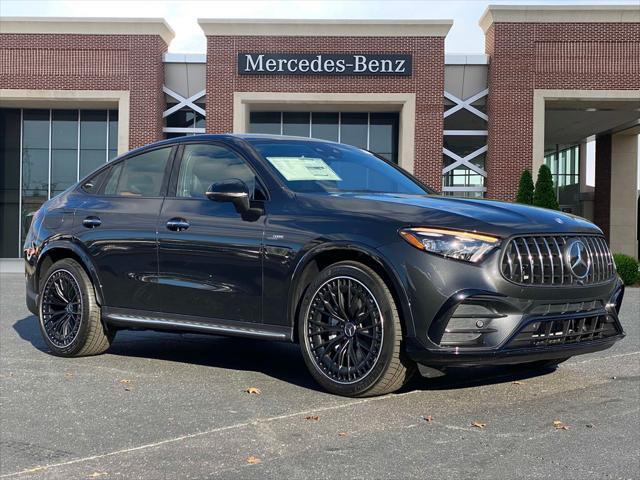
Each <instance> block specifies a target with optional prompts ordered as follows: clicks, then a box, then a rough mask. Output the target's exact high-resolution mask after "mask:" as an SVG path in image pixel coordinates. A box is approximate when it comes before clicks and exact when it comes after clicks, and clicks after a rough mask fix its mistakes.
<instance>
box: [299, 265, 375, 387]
mask: <svg viewBox="0 0 640 480" xmlns="http://www.w3.org/2000/svg"><path fill="white" fill-rule="evenodd" d="M382 322H383V318H382V312H381V311H380V307H379V306H378V302H377V301H376V299H375V297H374V296H373V294H372V293H371V291H370V290H369V289H368V288H367V287H366V286H365V285H364V284H363V283H362V282H360V281H359V280H357V279H355V278H353V277H346V276H340V277H334V278H331V279H329V280H327V281H326V282H325V283H323V284H322V285H321V286H320V288H319V289H317V291H316V293H315V294H314V296H313V300H312V302H311V305H310V306H309V313H308V314H307V325H308V328H307V337H308V339H309V346H310V349H311V352H312V354H313V358H314V360H315V363H316V365H317V366H318V368H319V369H320V370H321V371H322V372H323V373H324V374H325V375H326V376H327V377H329V378H330V379H331V380H333V381H334V382H338V383H344V384H348V383H355V382H357V381H358V380H361V379H362V378H363V377H365V376H366V375H367V374H368V373H369V372H371V370H372V369H373V367H374V366H375V364H376V361H377V360H378V357H379V356H380V351H381V348H382V342H383V338H384V330H383V328H382V326H383V325H382Z"/></svg>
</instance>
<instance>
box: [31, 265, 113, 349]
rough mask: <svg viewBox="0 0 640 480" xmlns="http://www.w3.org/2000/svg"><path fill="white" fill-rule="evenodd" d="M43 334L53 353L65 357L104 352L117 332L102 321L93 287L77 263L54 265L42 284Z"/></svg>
mask: <svg viewBox="0 0 640 480" xmlns="http://www.w3.org/2000/svg"><path fill="white" fill-rule="evenodd" d="M40 331H41V332H42V336H43V337H44V339H45V341H46V342H47V345H48V346H49V348H50V349H51V351H52V352H53V353H54V354H56V355H61V356H67V357H70V356H82V355H96V354H98V353H102V352H104V351H105V350H106V349H107V348H109V345H111V342H112V340H113V337H114V334H115V332H113V331H109V330H106V329H105V328H104V326H103V325H102V322H101V320H100V307H99V305H98V304H97V302H96V298H95V292H94V290H93V284H92V283H91V280H90V279H89V277H88V275H87V274H86V272H85V271H84V269H83V268H82V267H81V266H80V265H79V264H78V263H77V262H76V261H74V260H71V259H64V260H60V261H59V262H56V263H54V264H53V265H52V266H51V267H50V268H49V271H48V272H46V274H45V275H44V276H43V280H42V282H41V284H40Z"/></svg>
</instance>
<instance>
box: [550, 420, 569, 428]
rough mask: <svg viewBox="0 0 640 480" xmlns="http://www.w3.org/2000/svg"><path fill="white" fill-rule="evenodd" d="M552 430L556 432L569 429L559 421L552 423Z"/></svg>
mask: <svg viewBox="0 0 640 480" xmlns="http://www.w3.org/2000/svg"><path fill="white" fill-rule="evenodd" d="M553 428H555V429H556V430H569V427H568V426H567V425H565V424H564V423H562V422H561V421H560V420H554V421H553Z"/></svg>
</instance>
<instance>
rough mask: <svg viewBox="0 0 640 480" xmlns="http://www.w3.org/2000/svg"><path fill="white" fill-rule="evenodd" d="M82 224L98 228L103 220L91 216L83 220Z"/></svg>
mask: <svg viewBox="0 0 640 480" xmlns="http://www.w3.org/2000/svg"><path fill="white" fill-rule="evenodd" d="M82 225H84V226H85V227H87V228H96V227H99V226H100V225H102V220H100V218H98V217H94V216H89V217H87V218H85V219H84V220H83V221H82Z"/></svg>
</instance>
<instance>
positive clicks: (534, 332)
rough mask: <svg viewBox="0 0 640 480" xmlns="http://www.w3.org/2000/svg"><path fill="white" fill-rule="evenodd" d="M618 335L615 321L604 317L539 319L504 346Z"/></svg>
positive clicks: (574, 341)
mask: <svg viewBox="0 0 640 480" xmlns="http://www.w3.org/2000/svg"><path fill="white" fill-rule="evenodd" d="M618 333H620V332H619V330H618V327H617V326H616V321H615V319H614V318H613V317H612V316H611V315H606V314H602V315H593V316H588V317H574V318H555V319H549V320H538V321H534V322H531V323H529V324H527V325H525V327H524V328H523V329H522V330H520V332H518V334H517V335H516V336H515V337H513V339H512V340H511V341H510V342H509V343H508V344H507V348H531V347H546V346H551V345H565V344H571V343H582V342H589V341H592V340H600V339H602V338H607V337H612V336H614V335H617V334H618Z"/></svg>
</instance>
